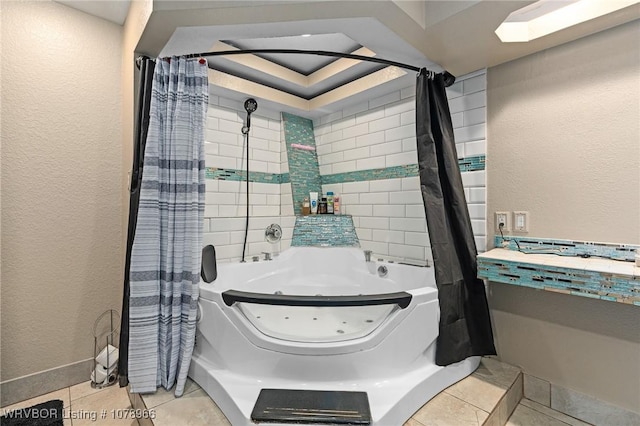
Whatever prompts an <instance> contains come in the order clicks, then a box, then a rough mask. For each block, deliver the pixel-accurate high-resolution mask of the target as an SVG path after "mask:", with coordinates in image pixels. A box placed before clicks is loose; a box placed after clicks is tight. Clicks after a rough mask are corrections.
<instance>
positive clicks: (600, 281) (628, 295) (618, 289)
mask: <svg viewBox="0 0 640 426" xmlns="http://www.w3.org/2000/svg"><path fill="white" fill-rule="evenodd" d="M478 278H481V279H485V280H489V281H494V282H498V283H504V284H512V285H518V286H521V287H530V288H535V289H539V290H546V291H552V292H556V293H564V294H571V295H575V296H583V297H588V298H592V299H600V300H608V301H612V302H619V303H625V304H633V305H636V306H640V276H634V275H623V274H616V273H608V272H600V271H594V270H588V269H574V268H569V267H558V266H551V265H541V264H536V263H524V262H517V261H509V260H503V259H491V258H486V257H483V256H479V257H478Z"/></svg>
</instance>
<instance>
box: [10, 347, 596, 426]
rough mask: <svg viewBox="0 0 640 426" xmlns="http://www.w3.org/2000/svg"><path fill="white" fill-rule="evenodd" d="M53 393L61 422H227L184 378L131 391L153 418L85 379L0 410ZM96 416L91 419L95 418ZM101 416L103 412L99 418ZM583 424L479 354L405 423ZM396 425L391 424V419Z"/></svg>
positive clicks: (164, 425) (120, 391)
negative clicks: (167, 386)
mask: <svg viewBox="0 0 640 426" xmlns="http://www.w3.org/2000/svg"><path fill="white" fill-rule="evenodd" d="M51 399H61V400H62V401H63V403H64V407H65V422H64V424H65V426H69V425H72V426H82V425H96V424H98V425H122V426H134V425H140V426H151V425H154V426H183V425H184V426H200V425H202V426H204V425H213V426H231V424H230V423H229V421H228V420H227V419H226V417H225V416H224V414H222V412H221V411H220V409H219V408H218V406H217V405H216V404H215V403H214V402H213V401H212V400H211V398H209V396H208V395H207V394H206V393H205V392H204V390H202V389H201V388H200V386H198V384H196V383H195V382H193V381H191V380H188V382H187V385H186V387H185V392H184V395H183V396H182V397H181V398H175V397H174V396H173V393H172V392H170V391H166V390H164V389H159V390H158V391H157V392H156V393H155V394H153V395H144V396H143V397H142V398H139V397H138V396H137V395H134V397H133V400H134V401H136V404H135V408H137V409H142V408H143V406H142V405H141V402H142V401H143V402H144V405H146V410H148V411H147V413H150V414H152V415H153V416H154V417H155V418H154V419H153V420H152V421H150V420H149V419H140V420H139V421H138V420H136V419H132V418H131V416H129V418H127V419H119V418H117V417H118V414H119V415H120V416H119V417H124V414H127V413H129V411H128V410H129V409H131V408H132V405H131V402H130V400H129V395H128V393H127V390H126V389H125V388H119V387H117V386H112V387H109V388H106V389H93V388H91V386H90V384H89V382H85V383H80V384H78V385H75V386H71V387H69V388H65V389H61V390H58V391H55V392H51V393H49V394H46V395H42V396H39V397H37V398H33V399H29V400H26V401H22V402H19V403H17V404H13V405H10V406H7V407H4V408H2V410H1V411H2V413H3V414H4V413H5V412H6V411H8V410H11V409H16V408H24V407H29V406H32V405H35V404H38V403H40V402H44V401H48V400H51ZM93 416H95V417H94V418H95V420H93V418H92V417H93ZM103 416H104V418H103ZM505 424H506V425H507V426H567V425H570V426H585V425H588V423H584V422H581V421H579V420H577V419H574V418H572V417H569V416H566V415H564V414H562V413H559V412H557V411H554V410H552V409H550V408H548V407H546V406H544V405H542V404H539V403H537V402H534V401H530V400H528V399H522V374H521V373H520V370H518V369H517V368H515V367H513V366H510V365H507V364H503V363H501V362H499V361H497V360H495V359H492V358H483V360H482V363H481V364H480V367H478V369H477V370H476V371H475V372H474V373H473V374H472V375H470V376H469V377H467V378H465V379H464V380H461V381H460V382H458V383H456V384H455V385H453V386H451V387H449V388H447V389H445V390H444V391H442V392H441V393H440V394H438V395H436V397H435V398H433V399H432V400H431V401H429V402H428V403H427V404H425V405H424V406H423V407H422V408H421V409H420V410H418V411H417V412H416V413H415V414H414V415H413V417H411V419H409V421H407V422H406V423H405V425H404V426H467V425H468V426H480V425H486V426H495V425H499V426H502V425H505ZM389 426H395V425H389Z"/></svg>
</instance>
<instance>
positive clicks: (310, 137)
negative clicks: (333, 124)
mask: <svg viewBox="0 0 640 426" xmlns="http://www.w3.org/2000/svg"><path fill="white" fill-rule="evenodd" d="M282 123H283V126H284V140H285V143H286V146H287V158H288V160H289V176H290V181H291V192H292V196H293V211H294V213H295V214H296V215H299V214H301V209H302V201H303V200H304V197H308V196H309V192H312V191H313V192H318V193H320V192H322V183H321V180H320V168H319V167H318V156H317V154H316V149H315V148H316V140H315V136H314V134H313V121H311V120H309V119H307V118H303V117H298V116H296V115H293V114H288V113H286V112H283V113H282ZM301 147H304V149H301Z"/></svg>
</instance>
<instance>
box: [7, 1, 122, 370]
mask: <svg viewBox="0 0 640 426" xmlns="http://www.w3.org/2000/svg"><path fill="white" fill-rule="evenodd" d="M1 12H2V143H3V144H2V150H3V152H2V184H3V187H2V232H3V235H2V274H3V276H2V307H1V311H2V314H1V315H2V340H1V351H2V366H1V368H0V371H1V372H2V378H1V380H7V379H12V378H15V377H18V376H22V375H26V374H30V373H34V372H38V371H41V370H45V369H48V368H53V367H58V366H61V365H64V364H69V363H73V362H77V361H80V360H85V359H87V358H91V357H92V355H93V340H92V329H91V327H92V325H93V321H94V320H95V318H96V317H97V316H98V315H99V314H100V313H101V312H102V311H104V310H105V309H108V308H116V309H118V310H120V301H121V293H122V264H123V250H122V245H121V241H122V239H121V238H122V223H121V216H120V211H121V205H122V197H121V191H120V185H121V180H120V179H121V178H120V177H121V175H122V173H123V171H122V167H121V92H120V64H121V27H120V26H117V25H115V24H112V23H109V22H107V21H104V20H102V19H98V18H95V17H92V16H89V15H87V14H84V13H82V12H79V11H76V10H73V9H70V8H68V7H66V6H62V5H59V4H57V3H52V2H2V3H1ZM87 379H88V376H87Z"/></svg>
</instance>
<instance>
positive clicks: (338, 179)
mask: <svg viewBox="0 0 640 426" xmlns="http://www.w3.org/2000/svg"><path fill="white" fill-rule="evenodd" d="M458 165H459V166H460V171H461V172H474V171H479V170H484V155H479V156H477V157H467V158H460V159H458ZM249 174H250V176H249V179H250V182H261V183H290V182H291V175H290V173H263V172H249ZM417 175H418V165H417V164H407V165H405V166H392V167H385V168H382V169H370V170H360V171H355V172H346V173H335V174H331V175H323V176H320V180H321V181H322V184H323V185H324V184H332V183H346V182H362V181H367V180H382V179H396V178H404V177H413V176H417ZM246 176H247V173H246V172H245V171H244V170H237V169H221V168H216V167H207V168H206V178H207V179H214V180H215V179H219V180H234V181H245V180H246ZM305 194H306V192H305ZM305 196H307V195H304V196H303V198H304V197H305Z"/></svg>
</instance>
